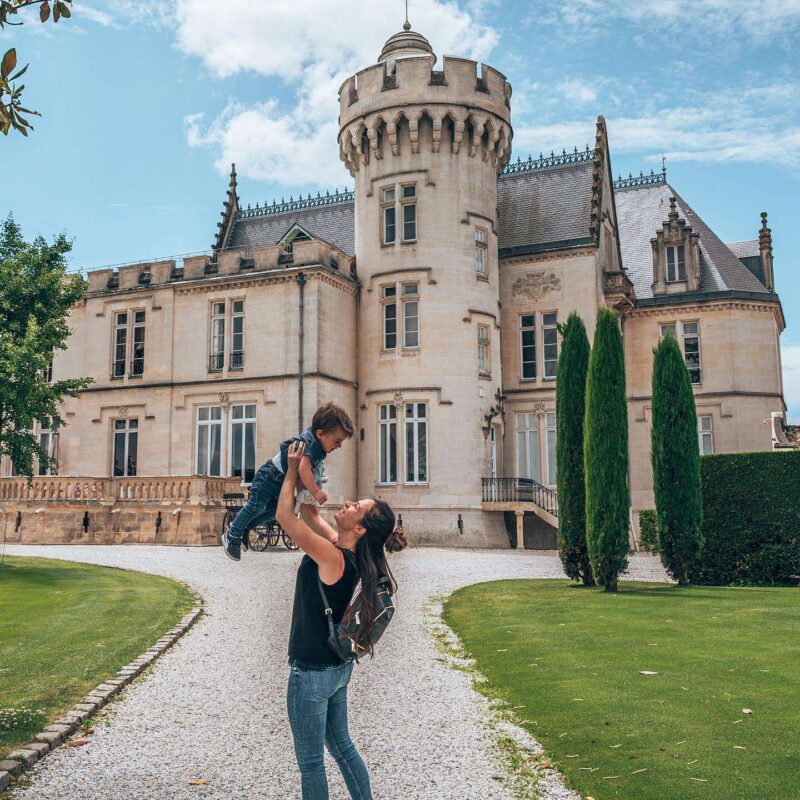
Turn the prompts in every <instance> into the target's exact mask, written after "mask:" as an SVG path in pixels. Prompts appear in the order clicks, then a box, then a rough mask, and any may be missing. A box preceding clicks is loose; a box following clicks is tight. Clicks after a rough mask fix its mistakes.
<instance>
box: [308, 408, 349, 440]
mask: <svg viewBox="0 0 800 800" xmlns="http://www.w3.org/2000/svg"><path fill="white" fill-rule="evenodd" d="M337 428H341V429H342V430H343V431H344V432H345V434H346V435H347V438H348V439H352V438H353V436H354V435H355V432H356V426H355V425H353V420H351V419H350V415H349V414H348V413H347V412H346V411H345V410H344V409H343V408H342V407H341V406H337V405H336V404H335V403H325V405H324V406H320V407H319V408H318V409H317V412H316V414H314V419H313V420H311V430H312V431H314V433H316V432H317V431H319V430H321V431H322V432H323V433H330V432H331V431H335V430H336V429H337Z"/></svg>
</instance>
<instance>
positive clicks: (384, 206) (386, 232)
mask: <svg viewBox="0 0 800 800" xmlns="http://www.w3.org/2000/svg"><path fill="white" fill-rule="evenodd" d="M396 199H397V192H396V190H395V189H394V187H392V188H391V189H384V190H383V197H382V198H381V200H382V202H381V218H382V224H383V243H384V244H394V243H395V242H396V241H397V208H396V207H395V201H396Z"/></svg>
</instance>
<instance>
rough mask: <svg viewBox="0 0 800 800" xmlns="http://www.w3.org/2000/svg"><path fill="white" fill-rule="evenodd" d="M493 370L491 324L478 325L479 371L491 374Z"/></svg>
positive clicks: (483, 373) (482, 373)
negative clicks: (490, 340)
mask: <svg viewBox="0 0 800 800" xmlns="http://www.w3.org/2000/svg"><path fill="white" fill-rule="evenodd" d="M491 371H492V364H491V348H490V346H489V326H488V325H478V372H479V373H480V374H481V375H489V374H490V373H491Z"/></svg>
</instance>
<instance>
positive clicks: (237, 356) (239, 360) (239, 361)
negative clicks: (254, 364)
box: [231, 350, 244, 369]
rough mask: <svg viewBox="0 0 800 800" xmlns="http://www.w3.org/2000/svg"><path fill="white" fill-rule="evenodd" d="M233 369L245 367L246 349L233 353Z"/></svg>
mask: <svg viewBox="0 0 800 800" xmlns="http://www.w3.org/2000/svg"><path fill="white" fill-rule="evenodd" d="M231 369H244V350H242V351H241V352H239V353H231Z"/></svg>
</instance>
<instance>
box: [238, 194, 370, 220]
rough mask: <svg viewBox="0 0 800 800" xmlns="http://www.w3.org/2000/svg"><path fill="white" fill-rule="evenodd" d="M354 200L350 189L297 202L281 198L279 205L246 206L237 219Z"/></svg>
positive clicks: (299, 198) (274, 203) (273, 202)
mask: <svg viewBox="0 0 800 800" xmlns="http://www.w3.org/2000/svg"><path fill="white" fill-rule="evenodd" d="M355 199H356V193H355V191H353V190H350V189H345V190H343V191H341V192H340V191H339V190H338V189H337V190H336V191H335V192H334V193H333V194H331V193H330V192H329V191H328V192H325V194H321V193H320V192H317V196H316V197H312V196H311V195H310V194H309V195H308V197H298V198H297V200H295V199H294V197H290V198H289V199H288V200H284V199H283V198H281V202H280V203H278V202H277V201H275V200H273V201H272V204H271V205H270V204H269V203H264V205H263V206H262V205H259V204H258V203H256V207H255V208H252V207H251V206H250V205H248V206H247V208H242V209H240V210H239V219H247V218H249V217H266V216H272V215H273V214H285V213H286V212H287V211H301V210H302V209H304V208H319V207H320V206H333V205H336V204H337V203H352V202H353V201H354V200H355Z"/></svg>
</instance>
